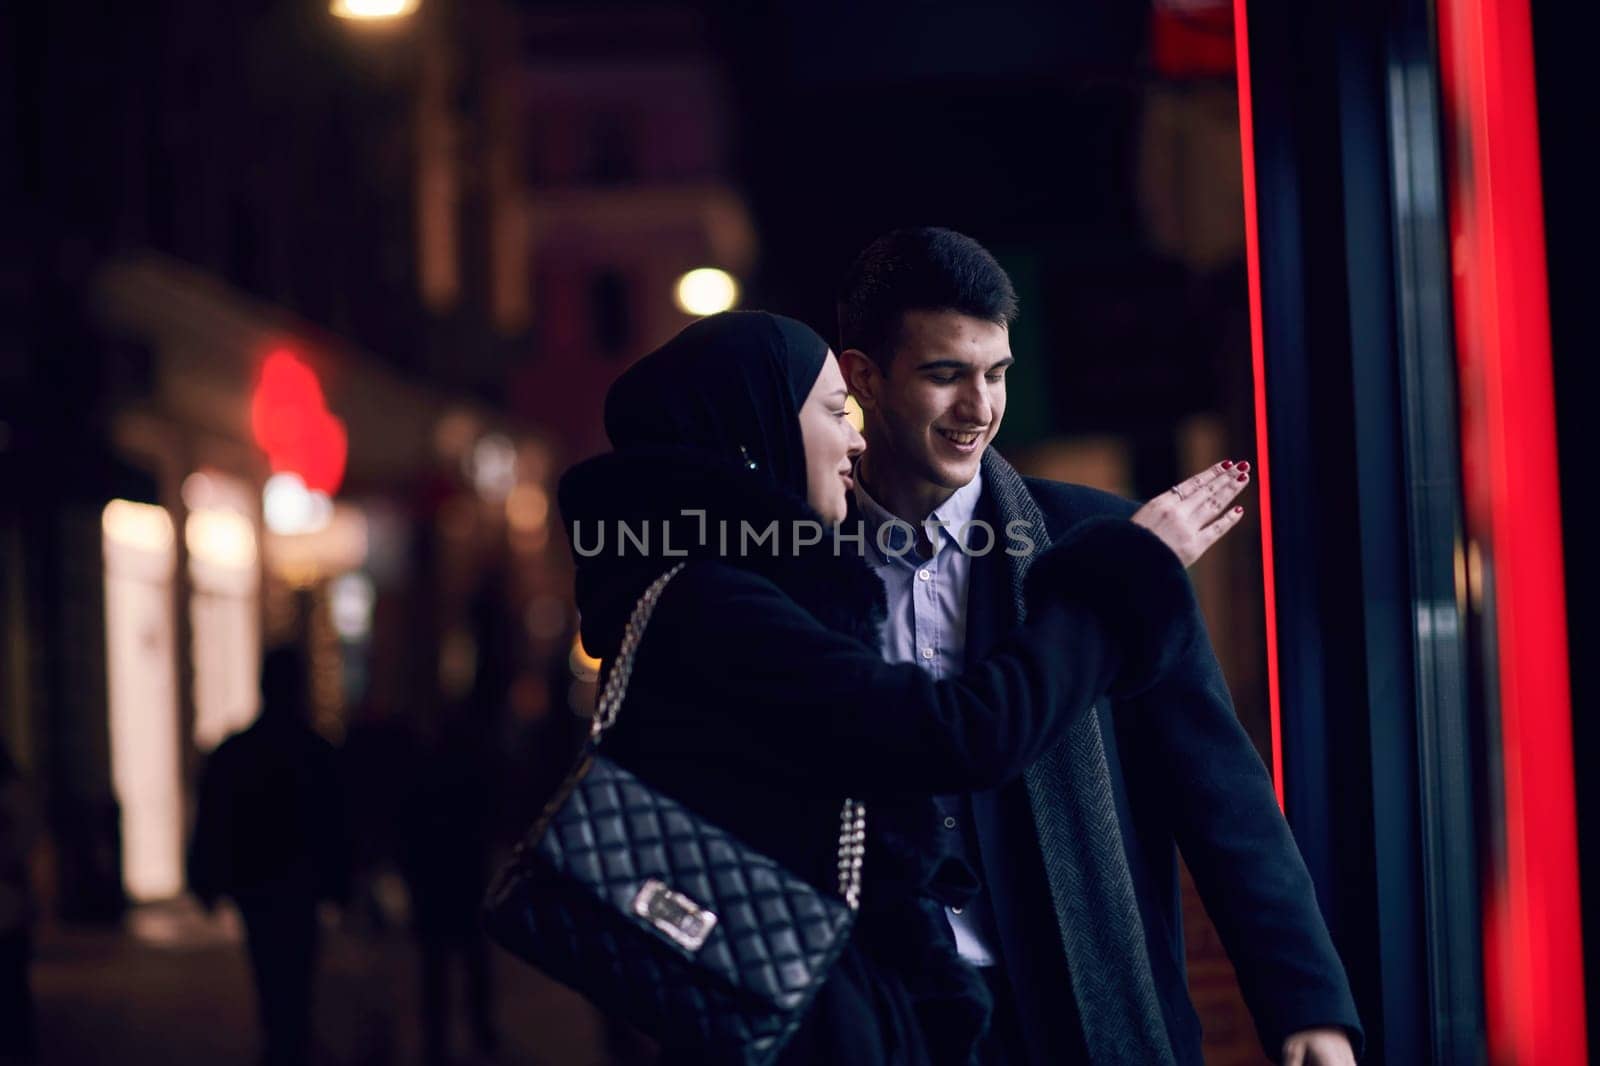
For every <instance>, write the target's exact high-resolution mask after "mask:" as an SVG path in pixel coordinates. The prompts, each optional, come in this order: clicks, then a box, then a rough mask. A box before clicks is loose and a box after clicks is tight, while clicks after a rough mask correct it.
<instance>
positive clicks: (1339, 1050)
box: [1283, 1029, 1356, 1066]
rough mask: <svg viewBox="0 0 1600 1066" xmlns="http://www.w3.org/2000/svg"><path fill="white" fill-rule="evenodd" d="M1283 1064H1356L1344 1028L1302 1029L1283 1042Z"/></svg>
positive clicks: (1313, 1065)
mask: <svg viewBox="0 0 1600 1066" xmlns="http://www.w3.org/2000/svg"><path fill="white" fill-rule="evenodd" d="M1283 1066H1356V1053H1355V1049H1354V1048H1352V1047H1351V1046H1350V1038H1349V1037H1348V1036H1347V1035H1345V1031H1344V1030H1343V1029H1302V1030H1300V1032H1298V1033H1291V1034H1290V1035H1289V1038H1288V1039H1287V1040H1285V1041H1284V1042H1283Z"/></svg>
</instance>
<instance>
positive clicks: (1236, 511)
mask: <svg viewBox="0 0 1600 1066" xmlns="http://www.w3.org/2000/svg"><path fill="white" fill-rule="evenodd" d="M1233 513H1234V514H1244V508H1243V507H1235V508H1234V509H1233Z"/></svg>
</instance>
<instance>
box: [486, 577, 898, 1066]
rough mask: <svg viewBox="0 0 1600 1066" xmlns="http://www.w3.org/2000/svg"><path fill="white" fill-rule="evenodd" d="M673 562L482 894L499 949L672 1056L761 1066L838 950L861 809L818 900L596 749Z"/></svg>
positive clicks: (850, 816)
mask: <svg viewBox="0 0 1600 1066" xmlns="http://www.w3.org/2000/svg"><path fill="white" fill-rule="evenodd" d="M681 569H682V565H681V564H680V565H678V566H675V567H673V568H672V569H671V570H669V571H667V572H666V573H665V574H663V575H662V576H661V577H660V578H658V579H657V580H656V581H655V582H654V583H653V584H652V585H651V586H650V587H649V588H648V589H646V590H645V592H644V594H643V595H642V596H641V597H640V598H639V603H638V605H637V606H636V607H635V608H634V612H633V615H632V617H631V619H630V620H629V622H628V625H627V628H626V629H625V630H624V632H623V638H622V645H621V647H620V648H619V649H618V652H617V656H616V660H615V661H614V662H613V663H612V664H611V670H610V674H609V675H608V677H607V680H606V685H605V688H604V690H603V691H602V692H601V695H600V699H599V701H598V704H597V707H596V711H595V719H594V724H593V726H592V728H591V730H590V740H589V744H588V747H587V749H586V751H585V753H584V757H583V758H582V759H580V761H579V765H578V767H577V768H576V769H575V770H574V771H573V772H572V774H570V775H569V776H568V778H567V780H566V781H565V782H563V784H562V787H561V788H560V789H559V790H558V791H557V793H556V795H555V796H554V797H553V798H552V799H551V801H550V803H549V804H548V805H547V806H546V807H545V810H544V812H543V814H541V815H540V817H539V820H538V821H537V822H535V823H534V826H533V828H532V829H530V830H529V831H528V834H527V836H526V837H524V838H523V840H522V842H521V843H520V844H519V845H518V846H517V848H516V851H515V852H514V853H513V856H512V858H511V861H510V862H509V863H508V864H507V865H506V867H505V869H503V870H502V871H501V872H500V874H499V876H498V877H497V878H496V880H495V883H494V885H493V886H492V887H491V888H490V891H489V897H488V900H487V903H486V904H485V911H484V913H485V925H486V927H487V930H488V932H489V935H490V936H491V937H492V938H493V939H494V940H495V941H497V942H498V943H499V944H500V945H502V946H503V947H505V948H507V949H508V950H510V951H512V952H513V953H515V954H516V955H519V956H520V957H522V958H523V959H525V960H526V961H528V962H530V963H532V964H533V965H534V966H536V967H537V968H539V969H540V970H542V971H544V972H545V973H546V974H548V975H549V976H550V977H552V978H554V979H555V980H557V981H560V982H561V983H562V984H565V985H568V986H570V987H572V988H575V989H577V990H578V991H579V992H581V993H583V994H584V995H585V996H587V997H588V998H589V999H590V1000H591V1001H592V1002H593V1003H594V1004H595V1005H596V1006H597V1007H599V1008H600V1009H601V1010H603V1011H605V1012H607V1013H608V1014H614V1015H616V1016H618V1017H621V1018H622V1019H624V1020H625V1021H627V1022H628V1023H629V1024H631V1025H633V1026H634V1027H635V1028H637V1029H638V1030H640V1031H641V1032H643V1033H645V1034H647V1035H649V1036H651V1037H653V1038H655V1039H656V1040H657V1041H659V1042H660V1043H661V1045H662V1046H663V1048H665V1049H668V1050H670V1051H672V1052H679V1053H684V1052H687V1053H691V1054H692V1060H693V1061H696V1062H703V1063H706V1064H708V1066H715V1064H738V1066H759V1064H761V1063H767V1062H770V1061H771V1060H772V1059H773V1058H775V1057H776V1056H777V1054H778V1052H779V1051H780V1050H781V1049H782V1047H783V1045H784V1042H785V1041H786V1040H788V1038H789V1037H790V1036H791V1035H793V1033H794V1031H795V1029H796V1028H797V1027H798V1026H799V1024H800V1021H801V1019H802V1018H803V1017H804V1016H805V1012H806V1008H807V1007H808V1006H809V1005H810V1003H811V1000H812V998H813V997H814V996H815V995H816V992H817V989H818V988H819V987H820V986H821V984H822V981H823V979H824V977H825V976H826V975H827V972H828V969H829V967H830V966H832V964H833V962H834V960H835V959H837V958H838V957H839V953H840V952H841V951H843V950H844V946H845V943H846V941H847V940H848V939H849V936H850V930H851V927H852V926H853V925H854V922H855V912H856V908H857V905H858V902H859V899H860V892H861V863H862V856H863V853H864V851H865V843H864V842H865V838H866V810H865V808H864V807H863V805H862V804H860V803H858V802H855V801H853V800H846V801H845V804H844V808H843V809H842V810H841V811H840V815H839V823H840V824H839V895H838V896H835V895H832V894H830V893H825V892H821V891H818V890H817V889H816V888H815V887H814V886H813V885H811V884H810V883H808V882H807V881H804V880H802V879H801V878H799V877H796V876H794V875H793V874H791V873H790V872H789V871H787V870H785V869H784V868H783V867H782V866H780V865H778V863H776V862H774V861H773V860H772V859H770V858H768V857H767V856H765V855H762V854H760V853H759V852H756V851H752V850H751V849H750V848H748V847H746V846H745V845H744V844H742V843H740V842H739V841H738V840H735V839H734V838H733V837H731V836H729V835H728V834H727V833H725V832H723V831H722V830H721V829H719V828H717V827H716V826H715V825H712V824H711V823H709V822H707V821H706V820H705V819H704V818H701V817H700V816H699V815H698V814H696V813H694V812H693V811H690V810H688V809H687V808H685V807H684V806H682V805H681V804H679V803H677V802H675V801H674V800H672V799H671V798H669V797H667V796H665V795H662V794H661V793H660V792H658V791H656V790H655V789H654V788H652V787H651V786H649V785H647V784H645V783H644V782H642V781H640V780H639V779H638V778H636V777H634V776H633V775H632V774H630V773H629V772H628V771H626V770H624V769H623V768H622V767H620V766H618V765H617V764H615V763H613V762H611V761H610V760H609V759H606V758H604V757H602V756H600V755H598V754H597V753H596V748H597V747H598V745H599V742H600V738H601V736H602V735H603V734H604V732H605V730H606V729H608V728H609V727H610V726H611V725H612V723H614V722H615V721H616V716H617V711H618V709H619V708H620V706H621V703H622V699H623V696H624V695H625V694H626V691H627V685H628V677H629V675H630V674H631V672H632V670H633V659H634V654H635V652H636V651H637V648H638V644H639V639H640V637H642V636H643V634H644V629H645V625H646V624H647V623H648V621H649V619H650V613H651V611H652V610H653V609H654V607H655V603H656V601H657V599H659V598H660V596H661V592H662V590H663V589H664V588H665V587H666V585H667V582H668V581H670V580H671V579H672V577H673V576H674V575H675V574H677V572H678V571H679V570H681Z"/></svg>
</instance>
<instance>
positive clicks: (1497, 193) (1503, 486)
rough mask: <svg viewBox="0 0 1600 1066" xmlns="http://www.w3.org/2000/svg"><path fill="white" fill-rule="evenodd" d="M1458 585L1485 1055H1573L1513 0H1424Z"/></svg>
mask: <svg viewBox="0 0 1600 1066" xmlns="http://www.w3.org/2000/svg"><path fill="white" fill-rule="evenodd" d="M1438 18H1439V52H1440V68H1441V75H1442V83H1443V88H1444V100H1445V109H1446V114H1447V118H1448V127H1447V128H1448V135H1449V138H1450V143H1449V151H1448V153H1447V156H1446V163H1447V166H1448V168H1449V186H1450V224H1451V237H1452V260H1453V266H1454V272H1455V286H1454V288H1455V292H1454V297H1455V313H1456V346H1457V360H1458V373H1459V376H1460V388H1461V434H1462V476H1463V485H1464V489H1465V497H1466V506H1467V536H1468V551H1467V555H1468V559H1469V566H1468V572H1469V575H1470V576H1469V588H1470V591H1471V593H1472V595H1473V596H1474V597H1479V596H1482V595H1484V591H1485V588H1486V584H1485V578H1486V577H1487V578H1488V584H1489V585H1490V586H1492V594H1491V595H1490V597H1489V599H1488V601H1487V603H1486V605H1487V606H1488V607H1489V609H1491V610H1492V611H1493V616H1492V620H1491V624H1492V627H1493V630H1492V631H1493V643H1494V645H1495V651H1494V654H1495V656H1496V658H1495V661H1494V665H1495V666H1496V667H1497V668H1498V673H1499V684H1498V691H1497V692H1496V695H1497V696H1498V702H1499V712H1500V715H1499V717H1500V730H1499V733H1500V745H1501V751H1500V756H1501V760H1502V773H1503V788H1504V809H1503V811H1501V812H1500V814H1501V817H1502V823H1501V825H1500V826H1499V827H1497V828H1499V829H1501V830H1502V831H1503V838H1502V839H1501V840H1499V841H1497V844H1498V845H1499V848H1498V850H1496V851H1495V859H1496V861H1495V862H1494V864H1493V867H1492V869H1491V871H1490V873H1489V881H1488V883H1487V884H1486V885H1485V890H1484V918H1483V921H1484V987H1485V992H1486V1004H1485V1006H1486V1015H1487V1024H1488V1036H1489V1052H1490V1058H1491V1060H1492V1061H1493V1062H1495V1063H1518V1064H1528V1066H1566V1064H1569V1063H1570V1064H1573V1066H1577V1064H1581V1063H1585V1062H1587V1061H1588V1048H1587V1037H1586V1033H1585V1016H1584V991H1583V976H1584V975H1583V956H1582V943H1583V941H1582V935H1581V928H1580V919H1579V907H1580V903H1579V894H1578V854H1577V824H1576V808H1575V798H1574V791H1573V765H1572V703H1571V692H1570V674H1569V661H1568V652H1567V631H1566V604H1565V592H1564V579H1563V574H1562V570H1563V566H1562V544H1561V515H1560V487H1559V485H1558V482H1557V473H1556V436H1555V401H1554V385H1553V380H1552V375H1551V368H1550V321H1549V303H1548V291H1547V282H1546V275H1545V251H1544V213H1543V204H1542V195H1541V184H1540V176H1539V143H1538V126H1537V121H1538V108H1537V104H1536V101H1535V95H1534V71H1533V34H1532V23H1531V20H1530V15H1529V9H1528V3H1527V0H1440V3H1439V6H1438Z"/></svg>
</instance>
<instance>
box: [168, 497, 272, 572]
mask: <svg viewBox="0 0 1600 1066" xmlns="http://www.w3.org/2000/svg"><path fill="white" fill-rule="evenodd" d="M183 540H184V543H185V544H186V545H187V546H188V548H189V554H190V555H191V556H192V557H193V558H194V559H196V560H198V561H200V562H203V563H209V564H210V565H212V566H220V567H226V568H229V569H247V568H252V569H253V568H254V567H255V564H256V558H257V554H256V532H255V530H254V529H253V528H251V526H250V520H249V519H248V518H245V517H244V516H243V515H241V514H235V513H234V512H232V511H224V510H220V509H210V508H208V509H205V510H200V511H190V512H189V517H188V519H186V520H185V521H184V524H183Z"/></svg>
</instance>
